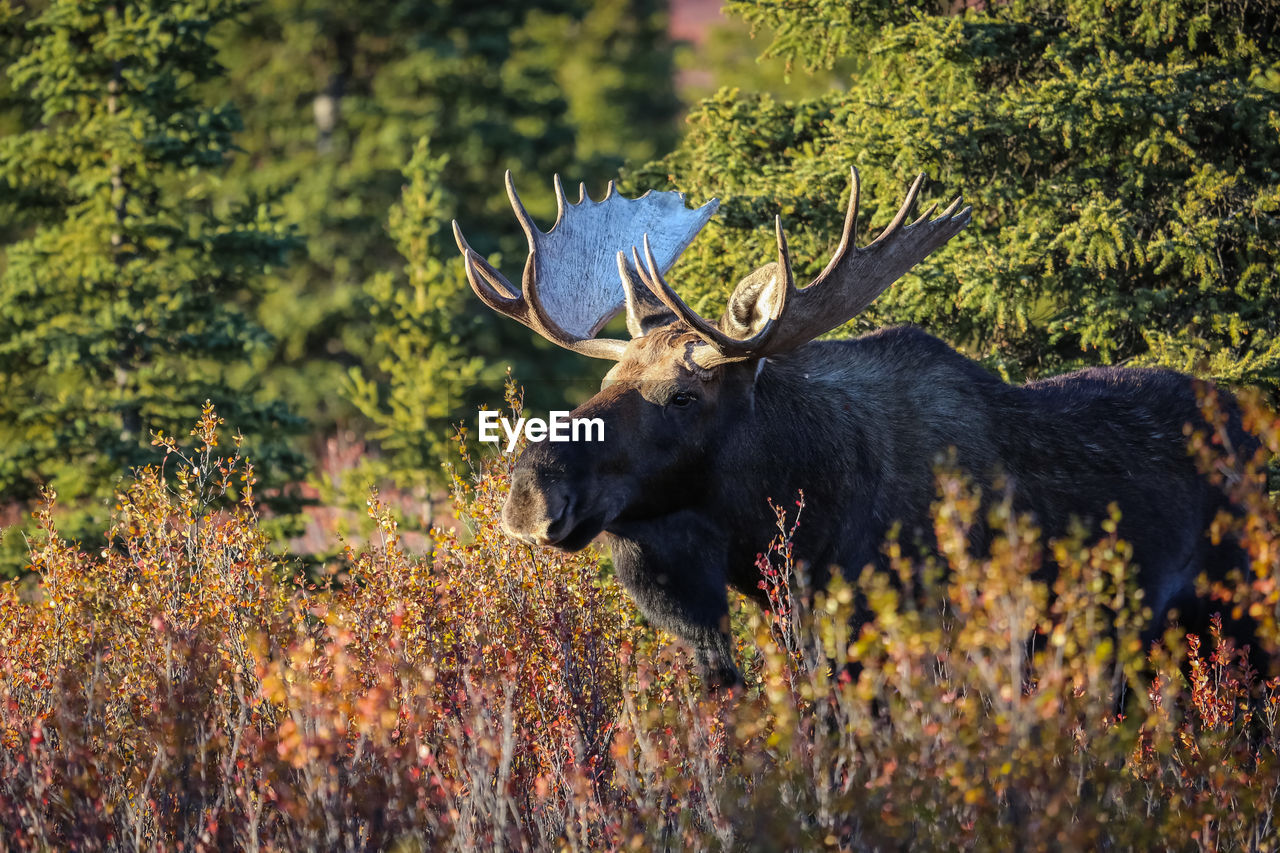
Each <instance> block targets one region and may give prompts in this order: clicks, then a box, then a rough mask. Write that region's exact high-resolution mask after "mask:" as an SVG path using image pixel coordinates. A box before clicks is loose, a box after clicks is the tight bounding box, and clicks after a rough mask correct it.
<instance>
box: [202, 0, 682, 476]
mask: <svg viewBox="0 0 1280 853" xmlns="http://www.w3.org/2000/svg"><path fill="white" fill-rule="evenodd" d="M663 8H664V4H663V3H661V2H658V0H595V2H588V0H531V2H528V3H520V4H515V3H506V2H458V0H439V1H438V2H431V3H420V2H408V0H374V2H362V3H356V2H351V0H266V2H263V3H262V4H260V5H259V6H257V7H256V8H255V9H254V10H253V12H252V13H251V14H250V15H249V16H247V17H246V18H245V19H244V20H243V22H242V23H241V25H240V26H238V27H236V28H235V29H234V30H228V31H227V33H226V34H225V36H224V39H223V54H222V55H223V57H224V61H225V62H226V63H227V64H228V66H229V67H230V68H231V81H232V86H233V91H234V93H235V98H236V101H237V103H240V104H242V105H243V111H244V115H245V120H246V124H247V133H246V134H245V135H244V137H242V139H243V143H242V144H243V145H244V146H245V147H246V148H247V149H248V150H249V151H251V152H252V154H253V156H252V157H251V158H245V159H244V160H242V162H241V163H240V164H238V166H237V167H236V169H237V171H236V173H235V180H236V184H237V186H240V187H248V188H251V189H252V190H253V191H255V192H258V193H260V194H263V195H269V196H270V197H272V198H277V199H279V202H280V204H281V206H282V207H283V209H284V211H285V213H286V215H287V216H288V218H289V220H290V221H292V222H294V223H296V224H297V225H298V227H299V230H300V231H301V233H303V234H304V235H306V238H307V241H308V256H309V257H308V260H307V261H306V262H304V263H302V264H298V265H294V266H291V267H290V268H289V269H287V270H283V271H281V272H280V274H279V275H278V276H277V277H276V278H275V279H274V280H273V281H272V289H271V292H270V294H269V295H268V297H267V299H266V300H265V301H264V303H263V309H262V311H263V313H262V320H263V323H264V325H265V326H267V328H268V329H269V330H271V331H272V332H273V333H274V334H275V335H276V337H277V339H278V341H279V344H278V351H277V356H276V359H275V362H276V365H277V367H276V368H275V370H274V371H273V374H272V377H271V379H270V381H271V382H272V387H273V388H274V389H276V390H277V391H278V392H279V393H281V394H286V395H288V397H289V398H290V399H292V400H294V401H295V402H296V404H297V405H298V406H299V407H300V408H301V409H302V410H303V411H306V412H308V413H314V415H315V416H316V418H317V420H319V421H320V422H322V423H323V422H328V421H332V420H334V419H337V420H342V419H344V418H349V416H350V415H351V406H352V405H354V406H355V407H356V408H357V409H358V410H359V411H361V412H363V413H365V414H367V415H369V416H370V417H372V418H373V421H374V426H375V429H376V431H377V433H378V434H379V435H380V436H382V438H383V440H384V441H389V442H391V444H392V445H394V446H395V447H394V448H392V447H391V445H387V448H388V449H390V450H392V452H393V453H394V454H395V455H396V456H397V458H399V459H400V460H401V461H400V463H397V465H398V467H399V468H400V470H401V472H402V473H403V474H404V475H405V476H406V477H413V478H414V479H416V474H417V473H418V472H421V471H423V470H426V471H432V472H436V471H438V462H439V451H440V449H441V448H442V447H443V446H444V442H445V438H446V436H447V434H448V432H449V423H450V422H451V421H457V420H459V419H462V418H464V417H469V414H468V413H467V411H466V407H465V405H462V403H461V398H460V397H459V396H458V392H457V389H456V388H455V387H454V386H453V385H452V384H451V381H450V380H448V379H447V378H446V377H445V376H444V375H439V376H438V380H439V381H435V380H434V379H433V378H432V377H433V376H436V375H435V374H430V375H428V374H424V372H423V368H422V364H424V363H436V362H437V356H436V354H435V353H436V350H437V348H438V347H445V348H449V347H455V346H457V347H461V349H458V350H456V352H458V353H459V358H461V359H462V360H463V361H464V362H468V361H469V360H470V359H473V358H476V357H478V356H484V357H486V358H490V359H492V358H493V356H494V355H495V354H501V356H500V360H497V361H494V362H493V363H492V364H491V367H492V368H493V369H492V370H490V373H494V372H500V370H501V366H502V365H504V364H506V363H509V360H514V361H515V362H516V364H517V365H518V368H519V373H520V375H521V376H524V377H528V378H530V379H533V377H534V376H535V374H551V373H554V372H556V371H555V369H554V368H553V365H551V364H546V363H544V362H545V361H546V360H547V359H551V360H552V361H555V362H556V364H558V365H559V366H563V365H565V364H566V361H565V360H559V361H556V360H557V359H560V356H559V355H558V354H556V353H551V352H550V351H548V350H547V349H545V348H543V344H542V342H534V341H533V336H532V335H531V334H525V333H524V330H523V329H512V328H510V324H504V323H499V322H494V321H493V319H492V318H490V317H488V316H486V312H485V311H484V310H483V309H482V306H480V305H479V304H478V302H477V301H476V300H475V299H474V298H473V297H472V296H471V295H470V291H469V288H467V286H466V283H465V279H464V278H462V277H461V273H460V268H455V267H447V268H446V266H444V265H442V262H444V261H449V262H450V263H452V262H453V261H454V259H456V258H457V249H456V247H455V246H454V245H453V241H452V237H451V235H450V234H449V233H448V229H447V227H446V229H445V230H444V231H443V232H439V233H437V232H436V231H435V226H434V225H432V226H430V227H431V228H432V233H434V234H436V237H434V238H432V240H431V241H430V244H431V246H432V248H431V252H432V253H433V254H432V255H431V257H430V258H429V259H428V258H427V257H426V256H424V255H422V254H421V253H418V252H417V251H416V250H408V252H407V254H408V256H409V259H410V263H411V265H415V266H421V265H422V264H426V265H427V266H426V267H422V268H421V269H418V270H417V271H414V270H411V271H410V272H409V274H408V276H405V275H404V274H401V272H400V271H401V270H402V269H403V266H404V262H405V258H404V257H402V256H401V255H400V254H399V253H398V252H397V246H400V247H401V248H402V249H403V248H404V247H405V245H406V244H405V240H406V239H409V236H408V235H406V234H404V233H402V232H401V233H399V234H398V235H396V236H393V235H392V234H391V233H389V232H388V230H387V227H386V223H387V218H388V215H389V213H390V211H391V209H392V207H393V206H394V205H395V204H396V203H397V201H398V200H399V199H400V197H401V190H402V188H403V187H404V185H405V182H406V179H407V180H408V181H409V182H410V185H411V186H415V187H419V188H421V189H422V191H423V192H425V193H428V194H434V193H439V195H438V198H439V199H440V200H441V203H442V204H445V205H446V207H447V209H448V212H447V214H445V213H441V215H442V216H446V218H444V219H442V220H441V223H442V224H443V225H445V226H447V224H448V218H447V217H449V216H455V215H456V216H457V217H458V218H459V219H460V220H462V221H463V222H464V223H466V224H467V233H468V236H469V237H470V238H471V239H472V243H473V245H474V246H475V247H476V248H477V249H478V250H480V251H486V252H496V251H498V250H501V251H504V252H505V253H506V254H507V257H509V258H511V259H512V262H513V263H514V264H516V265H519V264H520V263H522V262H523V254H522V252H523V251H524V239H523V237H522V236H521V235H520V234H519V231H518V229H517V228H516V226H515V221H514V218H513V217H512V215H511V212H510V208H509V206H508V205H507V202H506V197H505V194H504V192H503V187H502V175H503V172H504V170H506V169H508V168H509V169H511V170H512V171H513V172H514V173H515V176H516V180H517V183H518V184H519V186H520V187H521V191H522V194H523V195H524V197H525V198H526V201H527V202H528V204H529V206H530V209H531V210H532V211H533V212H534V213H535V215H538V216H540V217H545V219H546V220H547V221H549V220H550V219H551V218H552V217H553V216H554V209H555V208H554V202H553V200H552V196H551V175H552V174H553V173H555V172H560V173H562V174H563V175H564V176H565V178H566V180H574V181H576V180H586V181H588V182H591V183H592V186H593V188H598V189H602V188H603V183H604V181H605V180H607V179H608V178H611V177H613V176H614V175H616V173H617V170H618V168H619V166H620V165H621V164H622V163H623V162H624V160H627V159H632V160H637V161H640V162H643V161H645V160H648V159H651V158H653V157H655V156H658V155H660V154H661V153H664V152H665V151H667V150H669V149H670V146H671V145H672V144H674V140H675V130H676V127H675V121H674V117H675V113H676V110H677V109H678V107H679V104H678V102H677V101H676V99H675V96H674V90H673V83H672V75H671V63H672V59H671V49H670V46H669V45H668V44H667V42H666V39H665V32H664V23H665V21H664V18H663V15H662V9H663ZM421 139H427V140H428V141H429V150H430V154H426V153H424V154H422V155H421V157H419V158H417V159H414V152H415V145H416V144H417V143H418V141H419V140H421ZM440 157H446V158H447V166H446V167H443V168H441V169H439V170H437V171H435V172H433V173H432V180H433V181H435V182H437V183H436V184H433V185H431V186H428V185H426V184H424V183H423V182H422V181H423V177H422V176H421V175H419V174H418V173H419V171H420V170H421V169H425V168H427V167H426V165H425V164H427V163H429V162H435V160H433V158H440ZM411 159H414V165H412V166H409V164H410V161H411ZM422 203H424V202H421V200H417V201H415V200H410V199H408V198H407V197H406V200H405V210H409V209H414V210H418V211H419V213H421V212H422V208H421V204H422ZM416 215H417V214H412V215H410V214H405V219H406V221H407V220H413V219H414V216H416ZM422 224H423V226H424V227H428V226H427V223H426V222H425V221H424V222H423V223H422ZM397 238H398V239H397ZM427 268H430V269H431V270H433V271H438V272H439V276H437V275H436V272H431V273H429V274H428V273H426V272H423V270H425V269H427ZM389 275H390V277H388V276H389ZM423 288H428V289H429V290H431V293H432V295H431V296H430V297H429V298H427V299H426V304H429V305H431V306H432V308H431V311H432V312H435V313H439V314H440V316H438V317H437V316H434V315H433V316H426V315H421V314H420V313H419V311H420V306H421V305H422V304H423V303H422V302H421V300H422V299H423V297H422V293H423V290H422V289H423ZM405 312H408V313H410V314H415V315H418V316H419V317H420V321H415V322H413V323H410V322H409V321H408V319H407V315H406V313H405ZM441 312H444V313H441ZM446 314H447V316H446ZM396 317H399V319H393V318H396ZM384 321H386V322H387V323H389V324H390V325H388V326H383V325H382V323H383V322H384ZM390 329H395V334H394V336H392V335H391V333H390V331H389V330H390ZM446 329H448V330H450V331H448V332H447V334H446V333H445V331H444V330H446ZM440 335H445V337H444V338H441V337H439V336H440ZM410 362H418V363H410ZM353 369H354V370H355V375H356V377H357V379H356V382H355V387H354V390H353V389H350V388H349V389H348V391H352V390H353V393H352V394H344V393H343V391H342V389H343V387H344V386H345V385H346V383H347V377H348V375H349V373H350V372H351V371H352V370H353ZM544 387H547V388H550V386H549V385H547V384H544ZM348 396H353V397H354V400H351V401H348V399H347V398H348ZM415 396H416V397H417V400H416V402H412V403H411V402H410V400H409V398H411V397H415ZM553 396H554V395H553ZM499 398H500V395H499ZM427 411H431V412H435V413H437V415H435V416H432V419H431V420H430V421H429V422H422V421H419V420H416V418H418V417H419V416H422V415H423V413H424V412H427ZM410 413H412V414H410ZM415 432H416V433H417V434H418V435H419V437H418V438H417V439H411V438H410V435H411V434H412V433H415ZM392 433H397V434H399V435H400V436H402V438H401V439H393V438H391V434H392ZM424 442H425V443H424ZM409 446H421V447H422V448H423V449H422V450H420V451H414V452H413V453H409V451H408V450H407V448H408V447H409ZM427 447H430V448H432V450H429V451H428V450H426V449H425V448H427ZM406 454H408V455H406ZM401 463H403V464H401Z"/></svg>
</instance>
